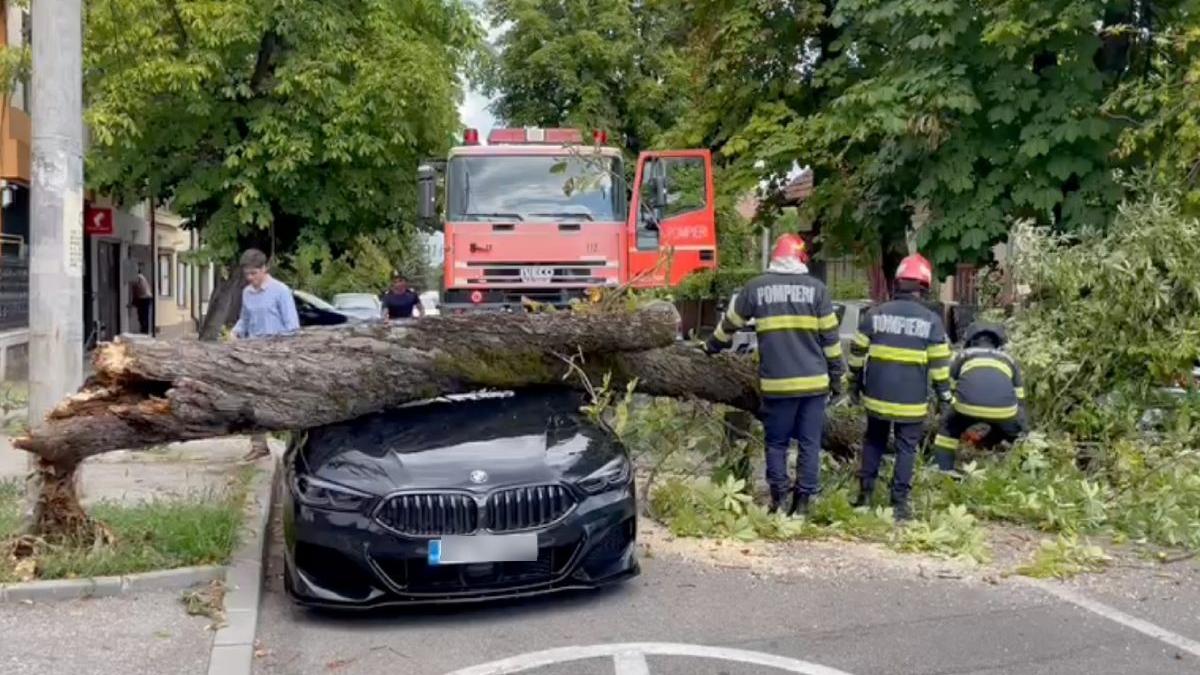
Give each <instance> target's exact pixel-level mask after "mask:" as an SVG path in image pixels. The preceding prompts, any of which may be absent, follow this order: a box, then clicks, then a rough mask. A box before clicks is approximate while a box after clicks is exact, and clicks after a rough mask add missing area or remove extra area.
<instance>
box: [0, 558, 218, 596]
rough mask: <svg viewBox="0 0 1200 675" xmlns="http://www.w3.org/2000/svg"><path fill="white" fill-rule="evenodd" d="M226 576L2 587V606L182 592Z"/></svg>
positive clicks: (208, 573) (207, 570)
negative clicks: (140, 593)
mask: <svg viewBox="0 0 1200 675" xmlns="http://www.w3.org/2000/svg"><path fill="white" fill-rule="evenodd" d="M224 576H225V568H224V567H223V566H220V565H205V566H202V567H180V568H178V569H173V570H158V571H155V572H143V573H140V574H126V575H124V576H113V577H93V578H89V579H52V580H50V581H29V582H25V583H17V584H7V585H0V603H5V602H26V601H29V602H44V601H49V600H80V599H83V598H110V597H113V596H117V595H124V594H125V593H135V592H143V591H180V590H184V589H186V588H191V587H192V586H197V585H199V584H206V583H208V582H210V581H212V580H213V579H221V578H224Z"/></svg>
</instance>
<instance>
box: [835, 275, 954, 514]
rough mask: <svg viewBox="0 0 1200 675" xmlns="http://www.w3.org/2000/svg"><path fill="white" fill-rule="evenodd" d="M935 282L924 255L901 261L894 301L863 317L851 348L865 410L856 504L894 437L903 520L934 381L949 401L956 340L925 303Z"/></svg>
mask: <svg viewBox="0 0 1200 675" xmlns="http://www.w3.org/2000/svg"><path fill="white" fill-rule="evenodd" d="M932 282H933V267H932V265H930V264H929V261H928V260H926V259H925V258H923V257H922V256H920V255H915V254H914V255H910V256H908V257H907V258H905V259H904V260H902V261H901V262H900V267H899V269H898V270H897V272H896V290H895V293H894V294H893V299H892V300H891V301H890V302H885V303H883V304H882V305H879V306H878V307H874V308H872V309H871V310H869V311H868V312H866V313H865V314H864V315H863V318H862V320H861V321H860V322H859V327H858V332H857V333H856V334H855V335H854V340H853V342H852V344H851V347H850V373H851V390H850V392H851V397H852V399H853V400H854V401H855V402H861V403H862V405H863V407H864V408H866V410H867V432H866V436H865V437H864V439H863V450H862V464H861V465H860V468H859V473H858V478H859V488H860V490H859V494H858V498H857V499H856V500H855V503H854V504H855V506H866V505H868V504H869V503H870V499H871V494H872V493H873V492H874V490H875V479H876V478H877V477H878V475H879V465H880V463H881V462H882V460H883V455H884V452H885V451H886V450H887V445H888V437H889V436H890V435H891V434H892V433H893V432H894V433H895V438H896V467H895V471H894V474H893V476H892V495H891V497H892V507H893V509H894V513H895V517H896V519H897V520H906V519H908V518H910V517H911V515H912V513H911V510H910V508H909V501H908V495H909V491H910V490H911V488H912V479H913V469H914V466H915V464H916V457H917V449H918V447H919V446H920V444H921V440H922V438H923V436H924V421H925V417H926V415H927V413H928V412H929V410H928V404H929V385H930V381H931V380H932V382H933V387H934V390H935V391H936V392H937V396H938V400H939V401H940V402H941V403H942V406H943V407H945V406H947V405H948V404H949V402H950V345H949V343H948V342H947V340H946V330H945V327H944V326H943V325H942V320H941V317H939V316H938V315H937V313H936V312H934V311H933V310H931V309H929V308H928V307H926V306H925V305H924V304H923V303H922V302H921V301H922V300H923V299H924V298H925V296H926V295H927V294H928V292H929V288H930V286H931V285H932Z"/></svg>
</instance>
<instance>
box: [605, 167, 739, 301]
mask: <svg viewBox="0 0 1200 675" xmlns="http://www.w3.org/2000/svg"><path fill="white" fill-rule="evenodd" d="M632 193H633V194H632V195H631V197H630V208H629V222H628V225H627V228H626V229H627V233H628V237H627V239H628V246H626V254H627V256H628V258H627V260H628V264H627V265H625V266H624V267H625V271H626V273H627V274H628V276H627V277H626V279H625V282H626V283H631V284H632V285H633V286H635V287H638V288H653V287H662V286H674V285H676V284H678V283H679V282H680V281H682V280H683V279H684V278H685V277H687V276H688V275H689V274H692V273H694V272H699V271H701V270H705V269H712V268H715V267H716V266H717V227H716V206H715V199H716V195H715V194H714V191H713V175H712V153H710V152H709V151H708V150H667V151H662V152H643V153H642V154H641V155H639V156H638V162H637V171H636V173H635V174H634V181H633V190H632Z"/></svg>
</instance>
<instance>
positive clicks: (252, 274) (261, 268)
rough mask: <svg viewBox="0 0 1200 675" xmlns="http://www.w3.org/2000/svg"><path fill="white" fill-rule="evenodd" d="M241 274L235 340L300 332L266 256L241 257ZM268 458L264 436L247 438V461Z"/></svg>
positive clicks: (286, 291) (287, 292)
mask: <svg viewBox="0 0 1200 675" xmlns="http://www.w3.org/2000/svg"><path fill="white" fill-rule="evenodd" d="M241 262H242V274H243V275H245V277H246V287H245V288H244V289H242V311H241V314H240V316H239V317H238V321H237V323H236V324H235V325H234V326H233V337H234V339H238V340H243V339H247V338H249V339H254V338H267V337H277V336H281V335H292V334H294V333H296V332H297V331H299V330H300V316H299V315H298V314H297V313H296V300H295V298H294V297H292V289H290V288H288V287H287V284H285V283H283V282H282V281H279V280H277V279H275V278H274V277H272V276H271V273H270V268H269V266H268V264H267V255H266V254H265V253H263V252H262V251H260V250H258V249H255V248H252V249H249V250H247V251H246V252H245V253H243V254H242V261H241ZM269 454H271V451H270V449H269V448H268V447H267V436H266V434H254V435H253V436H251V437H250V453H249V454H247V455H246V457H245V459H246V461H253V460H256V459H259V458H261V457H266V456H267V455H269Z"/></svg>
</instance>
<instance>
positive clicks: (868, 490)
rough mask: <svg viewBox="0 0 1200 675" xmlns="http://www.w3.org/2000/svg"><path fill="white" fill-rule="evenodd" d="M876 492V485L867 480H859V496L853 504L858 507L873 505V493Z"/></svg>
mask: <svg viewBox="0 0 1200 675" xmlns="http://www.w3.org/2000/svg"><path fill="white" fill-rule="evenodd" d="M874 492H875V486H874V485H873V484H872V483H869V482H867V481H865V480H863V481H859V482H858V496H857V497H855V498H854V503H853V504H851V506H853V507H854V508H856V509H859V508H863V507H866V506H870V505H871V494H872V493H874Z"/></svg>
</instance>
